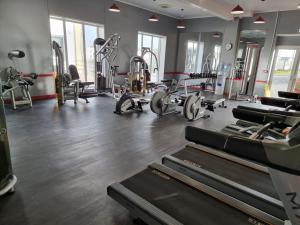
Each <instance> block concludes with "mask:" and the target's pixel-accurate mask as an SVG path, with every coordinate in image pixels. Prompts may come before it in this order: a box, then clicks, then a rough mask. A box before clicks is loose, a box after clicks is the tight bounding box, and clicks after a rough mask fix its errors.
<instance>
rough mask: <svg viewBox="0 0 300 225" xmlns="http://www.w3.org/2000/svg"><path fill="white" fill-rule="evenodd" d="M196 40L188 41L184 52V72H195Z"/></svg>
mask: <svg viewBox="0 0 300 225" xmlns="http://www.w3.org/2000/svg"><path fill="white" fill-rule="evenodd" d="M197 54H198V42H196V41H188V42H187V47H186V54H185V67H184V68H185V69H184V72H185V73H195V72H196V69H197V68H196V67H197V64H196V62H197Z"/></svg>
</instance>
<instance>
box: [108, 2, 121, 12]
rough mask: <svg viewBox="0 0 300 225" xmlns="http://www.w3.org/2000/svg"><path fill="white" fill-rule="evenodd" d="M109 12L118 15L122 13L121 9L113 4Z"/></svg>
mask: <svg viewBox="0 0 300 225" xmlns="http://www.w3.org/2000/svg"><path fill="white" fill-rule="evenodd" d="M108 10H109V11H111V12H116V13H118V12H120V11H121V10H120V8H119V7H118V6H117V4H115V3H114V4H112V6H111V7H110V8H109V9H108Z"/></svg>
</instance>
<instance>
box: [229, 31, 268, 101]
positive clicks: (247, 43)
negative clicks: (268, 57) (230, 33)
mask: <svg viewBox="0 0 300 225" xmlns="http://www.w3.org/2000/svg"><path fill="white" fill-rule="evenodd" d="M265 37H266V31H264V30H242V31H241V32H240V39H239V47H238V51H237V56H236V64H235V69H234V78H235V79H237V80H241V82H240V85H239V86H240V87H237V88H236V89H237V90H236V92H239V93H238V94H240V95H245V96H253V92H254V87H255V80H256V76H257V71H258V69H259V68H258V67H259V63H260V58H261V51H262V48H263V47H264V44H265Z"/></svg>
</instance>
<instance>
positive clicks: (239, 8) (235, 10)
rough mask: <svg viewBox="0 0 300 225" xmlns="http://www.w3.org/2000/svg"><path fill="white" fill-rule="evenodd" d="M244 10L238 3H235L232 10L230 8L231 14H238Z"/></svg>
mask: <svg viewBox="0 0 300 225" xmlns="http://www.w3.org/2000/svg"><path fill="white" fill-rule="evenodd" d="M244 12H245V11H244V9H243V8H242V7H241V6H240V5H237V6H236V7H234V8H233V9H232V10H231V12H230V13H231V14H232V15H240V14H243V13H244Z"/></svg>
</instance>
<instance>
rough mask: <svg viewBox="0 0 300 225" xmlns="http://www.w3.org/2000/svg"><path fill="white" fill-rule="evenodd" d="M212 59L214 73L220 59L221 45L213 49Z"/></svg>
mask: <svg viewBox="0 0 300 225" xmlns="http://www.w3.org/2000/svg"><path fill="white" fill-rule="evenodd" d="M214 57H215V60H214V61H213V65H212V69H213V70H214V71H217V70H218V67H219V63H220V58H221V45H215V47H214Z"/></svg>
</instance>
